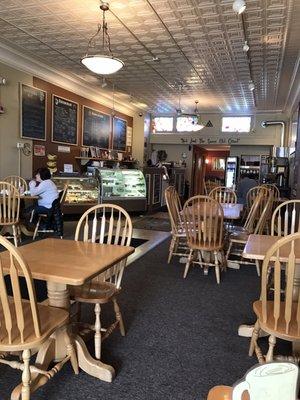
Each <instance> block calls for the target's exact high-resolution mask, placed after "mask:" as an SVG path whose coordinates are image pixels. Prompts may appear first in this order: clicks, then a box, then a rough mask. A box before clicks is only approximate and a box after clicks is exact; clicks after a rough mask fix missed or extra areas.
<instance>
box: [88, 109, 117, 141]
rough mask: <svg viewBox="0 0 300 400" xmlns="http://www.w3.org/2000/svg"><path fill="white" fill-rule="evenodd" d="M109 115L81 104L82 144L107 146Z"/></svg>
mask: <svg viewBox="0 0 300 400" xmlns="http://www.w3.org/2000/svg"><path fill="white" fill-rule="evenodd" d="M110 132H111V116H110V115H108V114H104V113H103V112H101V111H98V110H94V109H93V108H89V107H86V106H83V113H82V144H83V146H95V147H100V148H101V149H108V148H109V139H110Z"/></svg>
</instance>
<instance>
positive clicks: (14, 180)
mask: <svg viewBox="0 0 300 400" xmlns="http://www.w3.org/2000/svg"><path fill="white" fill-rule="evenodd" d="M3 181H4V182H7V183H10V184H11V185H13V186H14V187H16V188H17V189H18V191H19V193H20V194H21V191H22V189H23V192H27V191H28V185H27V182H26V180H25V179H24V178H22V177H21V176H17V175H10V176H7V177H6V178H4V179H3Z"/></svg>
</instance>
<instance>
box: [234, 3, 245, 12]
mask: <svg viewBox="0 0 300 400" xmlns="http://www.w3.org/2000/svg"><path fill="white" fill-rule="evenodd" d="M232 8H233V11H235V12H236V13H237V14H242V13H243V12H244V11H245V10H246V2H245V0H234V2H233V4H232Z"/></svg>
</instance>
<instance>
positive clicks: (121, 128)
mask: <svg viewBox="0 0 300 400" xmlns="http://www.w3.org/2000/svg"><path fill="white" fill-rule="evenodd" d="M126 133H127V122H126V121H125V120H124V119H121V118H118V117H114V119H113V149H114V150H119V151H125V150H126Z"/></svg>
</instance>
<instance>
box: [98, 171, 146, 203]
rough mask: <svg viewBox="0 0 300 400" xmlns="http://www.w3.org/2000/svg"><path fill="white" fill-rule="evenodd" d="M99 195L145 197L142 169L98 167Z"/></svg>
mask: <svg viewBox="0 0 300 400" xmlns="http://www.w3.org/2000/svg"><path fill="white" fill-rule="evenodd" d="M99 173H100V182H101V197H102V199H108V198H111V197H112V198H127V199H130V198H133V199H138V198H145V197H146V183H145V178H144V175H143V173H142V171H139V170H134V169H100V170H99Z"/></svg>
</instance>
